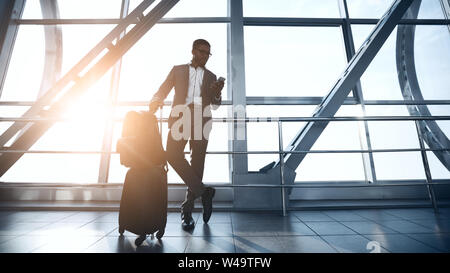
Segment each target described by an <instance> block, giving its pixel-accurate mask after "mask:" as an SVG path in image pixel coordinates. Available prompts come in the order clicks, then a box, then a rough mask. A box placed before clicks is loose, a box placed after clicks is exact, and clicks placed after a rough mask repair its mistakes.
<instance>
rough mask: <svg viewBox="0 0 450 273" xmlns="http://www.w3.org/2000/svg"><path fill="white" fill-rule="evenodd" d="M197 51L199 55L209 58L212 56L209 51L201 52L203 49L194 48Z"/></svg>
mask: <svg viewBox="0 0 450 273" xmlns="http://www.w3.org/2000/svg"><path fill="white" fill-rule="evenodd" d="M195 49H197V50H198V51H199V52H200V53H202V54H204V55H208V56H209V57H211V56H212V54H211V53H210V52H209V51H206V50H203V49H199V48H197V47H196V48H195Z"/></svg>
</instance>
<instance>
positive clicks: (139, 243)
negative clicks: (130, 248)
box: [134, 235, 147, 246]
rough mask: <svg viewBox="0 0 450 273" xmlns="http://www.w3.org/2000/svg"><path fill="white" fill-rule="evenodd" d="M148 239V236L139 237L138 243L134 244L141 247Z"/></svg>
mask: <svg viewBox="0 0 450 273" xmlns="http://www.w3.org/2000/svg"><path fill="white" fill-rule="evenodd" d="M146 238H147V236H146V235H139V237H137V239H136V241H134V243H135V244H136V246H140V245H141V244H142V242H144V241H145V239H146Z"/></svg>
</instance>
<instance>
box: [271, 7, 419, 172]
mask: <svg viewBox="0 0 450 273" xmlns="http://www.w3.org/2000/svg"><path fill="white" fill-rule="evenodd" d="M413 1H414V0H395V1H394V3H393V4H392V5H391V7H390V8H389V9H388V11H387V12H386V13H385V14H384V15H383V17H382V18H381V19H380V20H379V22H378V24H377V25H376V26H375V28H374V30H373V31H372V33H371V34H370V35H369V37H368V38H367V39H366V40H365V42H364V43H363V44H362V46H361V47H360V48H359V50H358V52H357V53H356V54H355V55H354V56H353V58H352V59H351V60H350V62H349V63H348V64H347V68H346V69H345V71H344V73H343V74H342V76H341V77H340V78H339V79H338V80H337V82H336V83H335V85H334V86H333V88H332V89H331V91H330V92H329V93H328V95H327V96H325V97H324V98H323V100H322V102H321V103H320V104H319V105H318V107H317V108H316V110H315V111H314V113H313V116H314V117H333V116H334V115H335V114H336V112H337V111H338V109H339V108H340V107H341V105H342V104H343V102H344V100H345V98H347V96H348V94H349V93H350V91H351V90H352V88H353V87H354V86H355V84H356V83H357V81H358V80H359V79H360V77H361V75H362V74H363V73H364V71H365V70H366V69H367V67H368V66H369V64H370V63H371V62H372V60H373V59H374V58H375V56H376V55H377V53H378V51H379V50H380V48H381V47H382V46H383V44H384V42H385V41H386V39H387V38H388V37H389V35H390V34H391V32H392V31H393V30H394V28H395V26H396V25H397V24H398V22H399V21H400V19H401V18H402V16H403V15H404V14H405V12H406V10H407V9H408V8H409V7H410V6H411V4H412V2H413ZM327 125H328V121H316V122H308V123H307V124H306V125H305V126H304V127H303V128H302V129H301V130H300V131H299V132H298V133H297V135H296V136H295V138H294V139H293V140H292V141H291V142H290V143H289V145H288V147H287V148H286V150H288V151H308V150H310V149H311V147H312V146H313V144H314V143H315V142H316V140H317V139H318V138H319V136H320V134H321V133H322V132H323V130H324V129H325V127H326V126H327ZM305 156H306V154H288V155H286V157H285V164H284V166H286V167H288V168H290V169H292V170H295V169H296V168H297V167H298V165H299V164H300V163H301V161H302V160H303V159H304V157H305ZM278 164H279V161H278V162H277V164H275V165H274V166H273V168H279V167H278Z"/></svg>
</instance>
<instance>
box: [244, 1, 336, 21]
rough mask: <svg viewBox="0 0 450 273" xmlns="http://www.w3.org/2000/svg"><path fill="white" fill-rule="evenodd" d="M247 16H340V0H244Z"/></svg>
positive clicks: (245, 14)
mask: <svg viewBox="0 0 450 273" xmlns="http://www.w3.org/2000/svg"><path fill="white" fill-rule="evenodd" d="M242 2H243V8H244V16H245V17H322V18H336V17H340V14H339V5H338V0H320V1H315V0H243V1H242Z"/></svg>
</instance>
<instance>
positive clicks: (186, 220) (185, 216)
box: [181, 213, 195, 230]
mask: <svg viewBox="0 0 450 273" xmlns="http://www.w3.org/2000/svg"><path fill="white" fill-rule="evenodd" d="M194 225H195V221H194V219H193V218H192V214H191V213H181V226H182V227H183V229H184V230H189V229H192V228H194Z"/></svg>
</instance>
